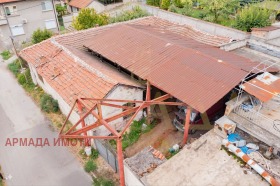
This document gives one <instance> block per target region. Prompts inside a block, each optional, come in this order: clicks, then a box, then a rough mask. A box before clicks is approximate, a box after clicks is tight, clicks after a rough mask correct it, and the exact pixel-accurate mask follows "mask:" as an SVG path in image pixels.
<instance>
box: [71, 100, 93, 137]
mask: <svg viewBox="0 0 280 186" xmlns="http://www.w3.org/2000/svg"><path fill="white" fill-rule="evenodd" d="M95 106H96V105H95ZM95 106H93V107H92V108H91V109H89V111H87V112H86V113H85V114H84V115H83V116H82V117H81V118H80V119H79V121H77V122H76V124H75V125H73V126H72V127H71V128H70V129H69V130H68V131H67V132H66V134H68V133H70V132H71V131H72V130H74V129H75V128H76V127H77V126H78V125H79V124H80V123H81V121H82V120H84V119H85V118H86V117H87V116H88V115H89V114H90V113H91V111H93V110H94V109H95Z"/></svg>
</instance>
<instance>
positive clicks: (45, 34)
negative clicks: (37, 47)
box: [31, 28, 53, 44]
mask: <svg viewBox="0 0 280 186" xmlns="http://www.w3.org/2000/svg"><path fill="white" fill-rule="evenodd" d="M52 35H53V32H52V31H50V30H47V29H44V30H41V29H40V28H38V29H37V30H35V31H34V32H33V34H32V37H31V38H32V43H33V44H36V43H40V42H42V41H44V40H46V39H49V38H50V37H52Z"/></svg>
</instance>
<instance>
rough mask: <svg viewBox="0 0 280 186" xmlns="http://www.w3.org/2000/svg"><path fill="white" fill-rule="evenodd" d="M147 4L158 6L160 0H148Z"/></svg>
mask: <svg viewBox="0 0 280 186" xmlns="http://www.w3.org/2000/svg"><path fill="white" fill-rule="evenodd" d="M147 5H151V6H158V7H159V5H160V0H147Z"/></svg>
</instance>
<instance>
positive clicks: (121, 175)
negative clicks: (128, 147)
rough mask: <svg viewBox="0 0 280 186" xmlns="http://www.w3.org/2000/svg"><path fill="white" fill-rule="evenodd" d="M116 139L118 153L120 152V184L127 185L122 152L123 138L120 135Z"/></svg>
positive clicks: (121, 185)
mask: <svg viewBox="0 0 280 186" xmlns="http://www.w3.org/2000/svg"><path fill="white" fill-rule="evenodd" d="M116 140H117V154H118V165H119V175H120V186H125V178H124V166H123V153H122V139H121V137H119V138H117V139H116Z"/></svg>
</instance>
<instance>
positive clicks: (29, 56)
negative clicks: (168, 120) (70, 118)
mask: <svg viewBox="0 0 280 186" xmlns="http://www.w3.org/2000/svg"><path fill="white" fill-rule="evenodd" d="M54 43H55V41H54ZM54 43H53V42H52V41H51V40H47V41H44V42H42V43H39V44H37V45H34V46H32V47H30V48H27V49H24V50H23V51H21V53H20V56H21V57H22V58H23V59H24V60H26V61H27V62H28V63H31V64H32V65H33V66H34V67H35V68H36V70H37V72H38V73H39V74H40V75H41V76H42V77H43V78H44V79H45V81H47V83H48V84H49V85H50V86H51V87H52V88H53V89H55V90H56V91H57V92H58V94H59V95H60V96H61V97H62V98H63V99H64V101H66V102H67V103H68V104H69V105H71V104H72V103H73V101H74V100H75V99H76V98H77V97H78V96H80V97H95V98H104V97H105V96H106V95H107V94H108V93H109V92H110V91H111V90H112V89H113V88H114V87H115V86H117V85H118V84H125V85H130V86H139V85H138V84H137V83H135V82H133V81H131V80H130V79H128V78H127V77H124V76H123V75H121V74H116V72H115V70H112V69H110V68H108V65H106V64H103V63H100V62H98V60H97V59H96V58H94V57H92V58H91V62H92V63H94V68H93V67H92V68H90V67H87V66H85V65H82V63H81V62H78V60H80V59H78V58H75V57H73V56H71V55H69V53H68V52H67V51H65V50H62V49H61V48H60V47H59V46H57V45H58V44H56V43H55V44H54ZM66 50H67V49H66ZM95 64H96V65H95ZM101 71H102V72H101Z"/></svg>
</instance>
